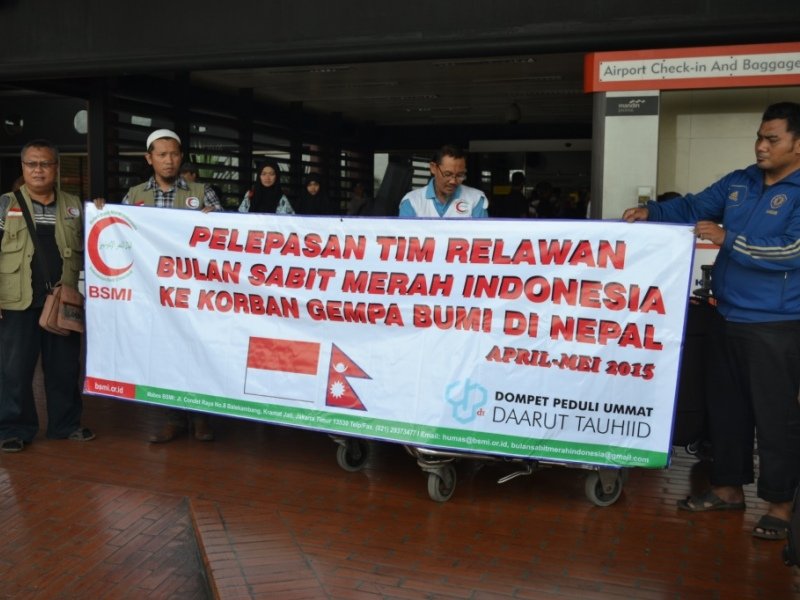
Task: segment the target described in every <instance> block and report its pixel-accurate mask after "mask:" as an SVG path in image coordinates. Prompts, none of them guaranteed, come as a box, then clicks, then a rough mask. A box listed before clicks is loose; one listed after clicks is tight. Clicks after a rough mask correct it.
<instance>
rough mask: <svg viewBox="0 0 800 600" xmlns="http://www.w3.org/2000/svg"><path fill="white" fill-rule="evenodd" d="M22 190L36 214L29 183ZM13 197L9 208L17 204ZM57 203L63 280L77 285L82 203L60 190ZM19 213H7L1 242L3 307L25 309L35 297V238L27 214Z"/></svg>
mask: <svg viewBox="0 0 800 600" xmlns="http://www.w3.org/2000/svg"><path fill="white" fill-rule="evenodd" d="M20 191H21V192H22V197H23V198H24V199H25V203H26V204H27V205H28V210H29V211H30V212H31V216H33V206H32V203H31V198H30V196H29V195H28V188H27V186H24V185H23V186H22V187H21V188H20ZM11 197H12V200H11V204H10V206H9V209H11V208H14V207H16V206H18V202H17V199H16V197H14V195H13V194H11ZM56 206H57V208H58V211H57V213H56V228H55V236H56V245H57V246H58V251H59V254H60V255H61V260H62V262H63V268H62V270H61V279H60V281H61V283H62V284H64V285H69V286H71V287H75V288H77V287H78V278H79V276H80V272H81V270H82V269H83V204H82V203H81V201H80V199H79V198H78V197H77V196H73V195H72V194H67V193H66V192H58V199H57V202H56ZM16 214H19V216H18V217H17V216H15V217H12V218H10V219H9V218H8V217H6V222H5V230H4V232H3V241H2V245H0V308H2V309H3V310H25V309H26V308H28V307H29V306H30V305H31V302H32V301H33V285H32V283H31V281H32V276H33V252H34V247H33V240H32V239H31V236H30V234H29V232H28V225H27V223H26V221H25V217H24V216H23V215H22V214H21V213H16ZM52 275H53V274H51V276H52Z"/></svg>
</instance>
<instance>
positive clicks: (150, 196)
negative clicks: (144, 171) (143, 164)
mask: <svg viewBox="0 0 800 600" xmlns="http://www.w3.org/2000/svg"><path fill="white" fill-rule="evenodd" d="M148 183H149V182H148V181H145V182H144V183H140V184H139V185H135V186H133V187H132V188H131V189H129V190H128V204H131V205H133V206H154V205H155V203H156V188H155V187H152V188H150V189H149V190H146V189H145V187H147V184H148ZM156 185H158V184H156ZM186 185H188V186H189V189H188V190H185V189H183V188H182V187H179V186H178V184H177V183H176V184H175V201H174V202H173V203H172V207H173V208H188V209H191V210H202V208H203V206H204V205H205V193H206V185H205V184H204V183H189V182H188V181H187V182H186ZM189 198H197V200H198V201H199V203H198V204H197V206H188V204H187V202H186V200H188V199H189Z"/></svg>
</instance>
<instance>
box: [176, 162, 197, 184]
mask: <svg viewBox="0 0 800 600" xmlns="http://www.w3.org/2000/svg"><path fill="white" fill-rule="evenodd" d="M179 175H180V176H181V177H183V179H184V181H187V182H188V183H196V182H197V178H198V177H199V176H200V171H199V170H198V169H197V165H195V164H194V163H190V162H187V163H183V164H182V165H181V170H180V173H179Z"/></svg>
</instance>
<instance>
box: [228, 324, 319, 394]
mask: <svg viewBox="0 0 800 600" xmlns="http://www.w3.org/2000/svg"><path fill="white" fill-rule="evenodd" d="M319 350H320V347H319V343H317V342H302V341H298V340H280V339H275V338H259V337H251V338H250V345H249V347H248V349H247V372H246V374H245V380H244V392H245V394H253V395H256V396H267V397H270V398H282V399H285V400H299V401H301V402H314V400H315V399H316V398H317V395H318V393H319V391H318V390H319V378H318V377H317V371H318V366H319Z"/></svg>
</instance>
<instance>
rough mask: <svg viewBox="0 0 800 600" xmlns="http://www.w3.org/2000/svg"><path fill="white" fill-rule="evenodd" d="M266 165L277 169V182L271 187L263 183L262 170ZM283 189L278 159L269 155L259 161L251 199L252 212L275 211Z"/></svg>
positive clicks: (274, 169)
mask: <svg viewBox="0 0 800 600" xmlns="http://www.w3.org/2000/svg"><path fill="white" fill-rule="evenodd" d="M264 167H272V170H273V171H275V183H274V184H272V185H271V186H269V187H264V185H263V184H262V183H261V171H263V170H264ZM281 196H283V191H282V190H281V169H280V167H279V166H278V161H277V160H275V159H274V158H270V157H267V158H265V159H264V160H263V161H262V162H260V163H258V167H257V168H256V180H255V183H254V184H253V197H252V199H251V200H250V212H251V213H274V212H275V211H276V210H277V209H278V202H280V199H281Z"/></svg>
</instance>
